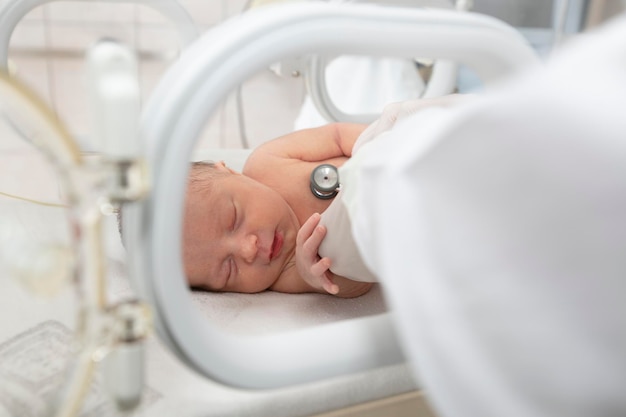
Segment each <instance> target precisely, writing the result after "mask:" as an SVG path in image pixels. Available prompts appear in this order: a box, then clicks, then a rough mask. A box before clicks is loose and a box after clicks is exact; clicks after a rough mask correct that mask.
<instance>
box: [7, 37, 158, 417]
mask: <svg viewBox="0 0 626 417" xmlns="http://www.w3.org/2000/svg"><path fill="white" fill-rule="evenodd" d="M133 59H134V58H133V57H132V55H131V54H130V53H129V52H128V51H125V50H123V49H119V48H117V47H115V46H114V45H112V44H111V43H110V42H105V43H103V44H102V45H101V47H96V48H94V52H93V54H92V57H91V59H90V62H91V66H92V74H91V76H92V80H91V81H92V84H93V85H94V87H95V88H96V90H97V91H95V92H94V102H95V104H96V107H97V108H98V109H99V110H100V116H101V117H102V118H103V120H104V122H105V123H107V122H108V123H107V124H106V126H105V125H100V127H101V129H100V131H99V133H100V139H103V140H105V143H106V144H105V146H104V148H105V149H106V150H107V151H108V152H109V156H105V157H103V158H101V159H98V160H97V161H95V162H87V161H86V160H85V159H84V158H83V156H82V155H81V153H80V151H79V149H78V147H77V144H76V142H75V141H74V140H73V139H72V138H71V136H70V135H69V134H68V133H67V131H66V130H65V128H64V127H63V126H62V125H61V124H60V123H59V122H57V121H56V120H55V119H54V117H53V116H52V115H51V114H50V113H49V111H48V110H47V107H46V106H45V105H44V104H43V103H41V102H40V101H39V100H38V99H37V98H36V96H35V95H34V94H32V93H31V92H29V91H28V90H27V89H26V88H25V87H24V86H21V85H19V84H17V81H15V80H12V79H11V78H9V77H8V76H7V75H6V74H4V73H1V74H0V98H1V100H2V110H3V113H4V116H5V118H6V120H7V121H8V122H9V124H10V125H11V126H12V127H13V129H14V130H15V131H16V132H18V133H19V134H20V136H21V137H23V138H24V139H27V140H29V141H30V142H31V144H32V145H33V146H35V147H36V148H38V149H39V150H40V151H41V152H42V153H43V154H44V155H46V156H47V157H48V158H49V160H50V161H51V162H52V163H53V164H54V165H55V167H56V168H57V169H58V173H59V178H60V180H61V183H62V185H63V189H64V192H65V193H66V196H67V202H68V209H69V210H68V211H69V215H70V217H69V218H70V221H71V226H72V228H73V230H74V231H75V233H74V234H73V236H72V237H73V238H74V242H73V247H72V251H71V252H70V253H73V254H74V258H73V260H72V262H71V263H69V264H61V265H58V268H62V270H59V271H51V270H49V269H41V268H34V267H33V265H35V266H36V265H37V263H33V264H20V265H18V266H20V267H21V268H22V269H21V270H20V271H16V272H17V273H19V275H21V276H27V277H30V278H29V279H30V280H31V281H35V282H37V281H38V282H45V281H46V280H47V279H48V278H49V277H50V274H52V275H59V276H61V277H64V278H65V281H64V282H63V283H62V284H59V285H64V286H66V285H70V284H71V278H72V276H73V275H76V277H78V278H79V280H78V282H77V284H78V285H77V291H78V301H79V303H80V304H79V306H78V311H77V313H78V316H77V322H78V324H77V334H76V343H77V346H79V349H78V350H77V352H76V354H77V358H76V359H75V360H73V361H72V363H71V367H70V370H69V373H68V375H67V382H66V385H65V386H64V387H63V389H62V390H61V391H60V392H59V394H58V395H59V396H58V398H57V399H56V401H55V403H54V405H53V406H52V409H51V410H49V411H48V412H50V413H52V414H53V415H55V416H73V415H76V414H77V413H78V411H79V410H80V408H81V406H82V401H83V399H84V396H85V393H86V388H88V387H89V384H90V382H91V379H92V377H93V374H94V371H95V366H96V364H97V363H98V362H100V361H101V360H105V361H106V362H107V366H106V370H107V371H106V376H105V384H107V385H108V386H109V387H110V393H111V395H112V396H113V398H114V401H115V402H117V405H118V407H119V408H120V409H132V408H135V407H136V406H137V404H138V402H139V400H140V398H141V395H140V394H141V390H142V389H143V376H144V370H143V368H142V364H143V345H142V341H143V340H144V338H145V337H146V336H147V335H148V334H149V331H150V328H151V325H150V311H149V309H148V308H147V306H146V305H145V304H143V303H141V302H138V301H135V300H126V301H123V302H120V303H118V304H111V303H109V302H108V300H107V299H106V295H105V293H104V287H105V285H104V280H105V274H106V267H105V265H104V252H103V246H102V245H103V236H102V220H103V217H104V215H105V212H106V211H107V210H109V207H110V205H112V204H118V203H119V202H122V201H126V200H133V199H137V198H142V197H143V196H144V195H145V192H146V191H147V188H146V187H145V184H144V183H143V181H142V180H143V179H144V178H145V175H142V171H143V169H142V164H141V162H138V161H136V160H135V159H134V155H135V154H136V153H138V152H137V149H138V148H137V141H136V140H135V138H134V135H133V133H132V132H134V131H136V128H135V126H136V124H137V120H138V109H139V108H138V105H137V103H138V99H139V96H138V89H137V87H136V86H133V83H135V82H136V76H134V75H133V74H132V71H133V68H134V61H133ZM120 110H121V111H122V113H121V114H123V115H124V117H125V119H124V120H121V119H120V118H119V117H116V116H119V115H120V113H117V112H119V111H120ZM124 121H126V123H124ZM120 138H121V139H126V141H125V143H124V144H123V145H122V144H120V142H119V139H120ZM133 145H134V146H133ZM129 146H130V148H129ZM128 149H130V152H129V151H128ZM39 255H41V254H39ZM72 269H75V271H72Z"/></svg>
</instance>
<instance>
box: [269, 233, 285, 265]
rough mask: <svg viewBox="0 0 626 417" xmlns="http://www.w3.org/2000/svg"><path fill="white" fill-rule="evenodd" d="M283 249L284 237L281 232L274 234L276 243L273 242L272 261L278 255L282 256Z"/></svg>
mask: <svg viewBox="0 0 626 417" xmlns="http://www.w3.org/2000/svg"><path fill="white" fill-rule="evenodd" d="M282 248H283V235H282V234H281V233H280V232H276V233H274V241H273V242H272V252H271V254H270V261H271V260H272V259H274V258H276V257H278V255H280V250H281V249H282Z"/></svg>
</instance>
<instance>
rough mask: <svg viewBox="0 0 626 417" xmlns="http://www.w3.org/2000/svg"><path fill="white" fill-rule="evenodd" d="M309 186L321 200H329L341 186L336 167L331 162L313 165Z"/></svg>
mask: <svg viewBox="0 0 626 417" xmlns="http://www.w3.org/2000/svg"><path fill="white" fill-rule="evenodd" d="M309 187H310V188H311V192H312V193H313V195H314V196H315V197H317V198H320V199H322V200H329V199H331V198H333V197H334V196H336V195H337V193H338V192H339V187H341V184H340V183H339V172H338V171H337V167H335V166H334V165H331V164H322V165H320V166H317V167H315V169H314V170H313V172H311V180H310V183H309Z"/></svg>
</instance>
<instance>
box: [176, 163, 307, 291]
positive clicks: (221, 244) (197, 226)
mask: <svg viewBox="0 0 626 417" xmlns="http://www.w3.org/2000/svg"><path fill="white" fill-rule="evenodd" d="M217 169H226V168H225V167H218V168H217ZM214 181H215V182H214V186H213V187H212V189H211V190H210V191H207V190H202V189H198V190H194V189H193V188H192V189H191V191H190V192H189V191H188V193H187V200H186V208H185V219H184V229H183V261H184V264H185V273H186V275H187V279H188V282H189V284H190V285H191V286H193V287H198V288H205V289H209V290H213V291H231V292H244V293H254V292H259V291H263V290H266V289H268V288H270V287H271V285H272V284H273V283H274V282H275V281H276V279H277V278H278V276H279V275H280V274H281V272H282V271H283V270H284V268H285V266H286V265H287V262H288V261H290V260H291V258H292V257H293V254H294V252H295V242H296V234H297V232H298V228H299V223H298V220H297V218H296V215H295V214H294V212H293V210H292V209H291V208H290V207H289V205H288V204H287V203H286V201H285V200H284V199H283V198H282V197H281V196H280V195H279V194H278V193H277V192H275V191H274V190H272V189H270V188H269V187H267V186H265V185H263V184H261V183H259V182H257V181H255V180H253V179H250V178H248V177H246V176H243V175H241V174H229V175H227V176H224V177H222V178H219V179H216V180H214Z"/></svg>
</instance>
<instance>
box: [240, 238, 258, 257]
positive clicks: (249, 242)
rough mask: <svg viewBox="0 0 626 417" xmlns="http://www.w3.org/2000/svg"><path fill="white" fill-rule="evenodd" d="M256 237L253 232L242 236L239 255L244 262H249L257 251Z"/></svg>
mask: <svg viewBox="0 0 626 417" xmlns="http://www.w3.org/2000/svg"><path fill="white" fill-rule="evenodd" d="M257 244H258V239H257V236H256V235H254V234H249V235H247V236H244V238H243V239H242V242H241V250H240V254H241V257H242V258H243V260H244V261H245V262H248V263H251V262H253V261H254V259H255V258H256V255H257V253H258V245H257Z"/></svg>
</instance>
